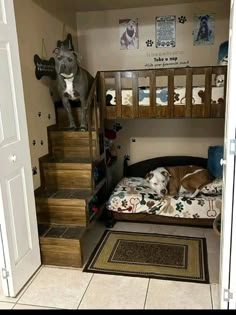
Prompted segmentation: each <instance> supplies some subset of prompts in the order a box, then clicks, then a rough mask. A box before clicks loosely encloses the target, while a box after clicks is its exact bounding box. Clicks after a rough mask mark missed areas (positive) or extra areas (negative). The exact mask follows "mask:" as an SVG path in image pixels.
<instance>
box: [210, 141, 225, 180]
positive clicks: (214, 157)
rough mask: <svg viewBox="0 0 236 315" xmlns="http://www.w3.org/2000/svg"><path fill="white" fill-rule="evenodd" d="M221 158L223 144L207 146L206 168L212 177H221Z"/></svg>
mask: <svg viewBox="0 0 236 315" xmlns="http://www.w3.org/2000/svg"><path fill="white" fill-rule="evenodd" d="M222 158H223V146H210V147H209V148H208V160H207V169H208V171H209V172H210V173H211V174H212V175H213V176H214V177H222V175H223V166H222V165H220V160H221V159H222Z"/></svg>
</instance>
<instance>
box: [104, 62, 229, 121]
mask: <svg viewBox="0 0 236 315" xmlns="http://www.w3.org/2000/svg"><path fill="white" fill-rule="evenodd" d="M217 75H223V76H224V86H220V87H218V86H216V85H215V82H214V79H215V77H216V76H217ZM226 82H227V66H212V67H186V68H172V69H151V70H131V71H102V72H100V92H101V103H102V106H103V113H104V118H105V119H118V118H120V119H130V118H224V114H225V99H226ZM145 98H146V100H145Z"/></svg>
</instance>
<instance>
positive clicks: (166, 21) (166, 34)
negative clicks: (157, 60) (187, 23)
mask: <svg viewBox="0 0 236 315" xmlns="http://www.w3.org/2000/svg"><path fill="white" fill-rule="evenodd" d="M175 46H176V16H174V15H169V16H158V17H157V18H156V48H165V47H175Z"/></svg>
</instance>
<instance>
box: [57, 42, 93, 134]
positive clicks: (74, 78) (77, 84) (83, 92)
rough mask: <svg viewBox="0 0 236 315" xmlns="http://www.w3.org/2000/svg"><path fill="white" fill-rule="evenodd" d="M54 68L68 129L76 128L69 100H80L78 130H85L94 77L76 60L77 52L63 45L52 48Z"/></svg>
mask: <svg viewBox="0 0 236 315" xmlns="http://www.w3.org/2000/svg"><path fill="white" fill-rule="evenodd" d="M54 54H55V55H56V58H55V68H56V72H57V80H56V87H57V91H58V94H59V97H60V98H61V100H62V103H63V106H64V108H65V110H66V113H67V115H68V119H69V129H76V124H75V121H74V118H73V116H72V112H71V106H70V102H69V100H80V102H81V121H80V130H81V131H86V130H87V122H86V112H87V108H86V106H87V104H86V102H87V98H88V94H89V90H90V88H91V86H92V83H93V80H94V78H93V77H92V76H91V74H90V73H89V72H88V71H86V70H85V69H83V68H81V67H80V65H79V62H78V58H77V57H78V54H77V53H76V52H75V51H72V50H70V49H68V48H66V47H65V46H62V47H57V48H56V49H55V50H54Z"/></svg>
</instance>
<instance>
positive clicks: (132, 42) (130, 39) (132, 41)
mask: <svg viewBox="0 0 236 315" xmlns="http://www.w3.org/2000/svg"><path fill="white" fill-rule="evenodd" d="M120 45H121V48H122V49H132V48H138V36H137V22H136V21H135V20H129V21H128V23H127V26H126V30H125V32H124V33H123V34H122V36H121V38H120Z"/></svg>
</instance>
